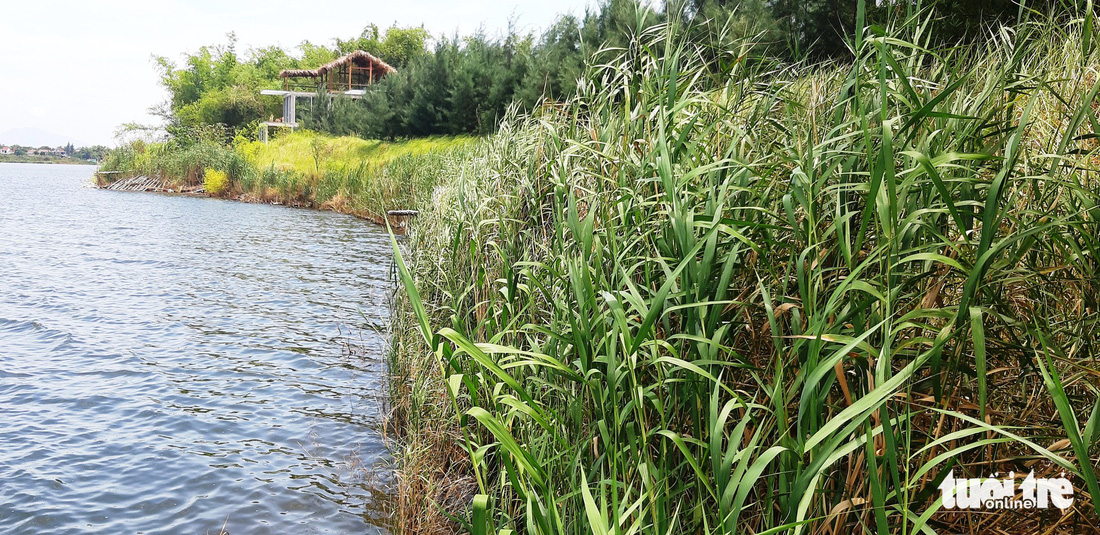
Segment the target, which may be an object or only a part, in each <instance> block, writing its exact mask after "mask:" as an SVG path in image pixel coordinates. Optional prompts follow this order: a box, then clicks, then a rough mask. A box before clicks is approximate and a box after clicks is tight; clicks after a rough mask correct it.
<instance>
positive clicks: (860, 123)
mask: <svg viewBox="0 0 1100 535" xmlns="http://www.w3.org/2000/svg"><path fill="white" fill-rule="evenodd" d="M1092 31H1093V30H1092V26H1091V25H1090V24H1086V23H1085V20H1084V19H1080V18H1078V19H1072V18H1064V17H1058V18H1050V19H1046V20H1042V19H1039V20H1033V21H1032V22H1028V23H1026V24H1023V25H1021V26H1020V27H1018V28H1014V29H1005V30H1002V31H1001V32H1000V33H995V34H994V35H993V36H992V37H990V39H989V40H988V41H987V42H983V43H981V44H976V45H970V46H967V47H959V48H951V49H939V50H937V49H935V48H932V47H931V45H929V44H928V43H927V41H926V36H927V35H928V33H929V30H928V27H927V26H926V24H925V22H924V21H922V20H920V19H912V20H908V21H901V22H899V23H898V24H897V25H896V26H894V27H891V28H879V29H876V30H874V31H868V33H866V34H865V35H862V36H861V38H860V39H859V40H857V41H856V43H855V44H854V47H855V50H856V59H855V60H854V61H853V62H852V63H851V64H842V65H817V66H802V65H795V66H781V65H770V64H766V63H764V62H760V63H757V64H755V65H754V64H751V63H748V62H745V63H741V64H738V65H737V66H736V67H735V68H734V69H733V70H732V72H730V73H728V75H727V76H726V77H724V78H723V80H722V81H721V82H720V83H717V84H716V83H714V81H713V78H711V76H710V73H709V71H708V70H707V69H708V66H707V63H706V61H705V54H703V53H701V52H700V51H698V50H696V49H693V48H690V47H689V46H687V45H684V44H683V43H682V42H681V41H679V40H678V38H677V37H676V32H675V29H674V28H673V29H670V28H667V27H657V28H645V29H641V30H640V31H639V32H638V35H637V39H636V41H635V43H634V44H633V46H632V47H631V48H629V49H628V50H625V51H622V52H621V53H620V54H619V55H618V56H615V57H612V58H604V60H603V61H602V62H601V63H600V64H599V65H595V66H593V67H592V69H591V72H590V74H589V77H588V86H587V87H586V88H585V90H584V91H582V92H581V94H580V95H579V96H578V98H577V99H576V100H574V101H572V102H570V103H569V104H568V105H567V106H565V107H564V108H562V109H559V110H553V111H550V112H547V113H543V114H542V115H538V116H534V117H531V118H528V119H526V120H520V121H515V122H512V123H509V124H506V125H505V127H504V128H503V129H502V130H501V132H500V133H498V134H496V135H494V136H491V137H490V138H489V139H487V140H486V142H485V143H484V145H483V147H482V149H483V150H482V151H479V152H477V153H475V154H471V158H469V159H468V160H467V161H466V162H464V165H463V166H462V167H461V168H460V169H457V170H455V172H454V173H452V175H451V178H450V179H448V180H446V181H444V182H441V184H440V186H439V187H438V188H437V189H436V191H435V193H434V194H433V195H432V198H431V204H430V205H429V206H426V207H425V208H424V209H423V211H422V214H421V217H420V218H418V221H417V224H416V225H415V226H414V227H413V229H412V232H411V233H410V235H409V237H408V246H407V249H405V250H404V254H405V255H406V256H405V258H404V262H403V264H402V269H401V270H400V274H401V277H402V282H403V284H404V286H405V288H406V291H407V295H408V299H409V302H408V306H406V307H404V308H403V311H404V313H405V316H404V317H399V318H397V319H396V320H395V321H396V322H397V323H396V332H397V338H396V342H395V344H396V345H395V347H396V350H397V353H396V354H395V357H394V363H393V365H392V366H391V370H392V372H393V373H394V374H395V376H396V379H395V381H394V389H395V390H394V393H393V397H394V398H395V399H400V400H402V401H401V403H402V405H400V406H399V409H401V410H402V411H403V412H401V411H399V414H398V417H399V418H402V419H403V421H402V424H403V428H402V431H403V432H404V433H405V436H406V437H407V439H406V440H407V442H406V444H407V448H406V451H405V452H404V454H403V458H402V461H403V462H404V465H403V467H404V469H405V470H406V473H405V475H404V477H403V479H402V484H403V485H405V486H404V487H403V488H402V489H401V491H400V495H401V497H402V502H401V504H400V507H401V509H400V510H399V511H398V519H399V520H400V521H401V522H403V524H402V525H401V526H400V528H401V530H402V531H404V532H409V533H422V532H447V531H450V530H456V529H461V530H463V531H469V532H472V533H504V532H505V531H506V530H516V531H518V532H525V533H547V534H549V533H578V534H580V533H604V532H618V533H631V532H639V533H703V532H707V533H746V532H755V533H760V532H765V531H768V532H782V533H795V534H798V533H856V532H861V533H915V532H925V533H927V532H951V533H954V532H965V531H971V530H982V529H995V528H996V529H1003V530H1006V531H1008V532H1022V531H1027V532H1046V531H1048V530H1049V531H1052V532H1056V533H1060V532H1072V531H1074V530H1078V531H1080V532H1092V531H1095V530H1100V518H1098V516H1097V507H1100V500H1098V499H1097V494H1098V493H1100V485H1098V483H1097V472H1098V467H1097V460H1096V459H1097V454H1098V453H1100V451H1098V447H1097V446H1098V444H1100V388H1098V387H1097V384H1098V381H1097V377H1100V366H1097V364H1096V362H1097V360H1096V359H1097V357H1098V356H1100V355H1098V354H1097V350H1098V349H1100V348H1097V347H1095V344H1094V339H1095V337H1096V335H1097V331H1096V329H1097V326H1100V307H1098V304H1097V301H1096V296H1097V295H1100V268H1098V264H1097V262H1100V258H1098V256H1100V242H1097V240H1096V239H1095V237H1096V236H1097V235H1100V211H1098V207H1100V182H1098V179H1097V176H1100V175H1098V174H1097V173H1100V156H1098V155H1100V147H1098V144H1097V142H1096V136H1097V134H1096V132H1097V130H1098V128H1100V120H1098V119H1100V117H1098V114H1097V111H1096V105H1095V102H1096V101H1097V100H1098V98H1097V95H1098V94H1100V53H1098V52H1097V49H1096V48H1095V47H1093V48H1087V47H1085V46H1083V45H1082V43H1085V42H1088V39H1084V38H1082V35H1083V34H1088V33H1089V32H1092ZM401 252H402V250H401V249H398V248H397V247H396V246H395V253H401ZM952 471H953V473H954V477H956V478H964V477H989V476H991V475H992V474H1001V477H1003V476H1004V475H1005V474H1008V473H1009V472H1014V473H1015V475H1016V482H1017V484H1018V483H1019V482H1020V481H1022V480H1023V478H1024V477H1025V476H1026V475H1027V474H1028V473H1029V472H1034V473H1035V477H1058V475H1059V474H1061V473H1064V474H1066V476H1067V477H1068V478H1069V479H1070V481H1071V483H1072V485H1073V488H1074V490H1075V494H1074V497H1075V500H1076V501H1075V504H1074V506H1073V507H1072V508H1070V509H1067V510H1065V511H1062V510H1059V509H1056V508H1051V509H1033V510H1027V511H1005V510H957V509H956V510H949V509H946V508H944V505H943V503H942V502H941V501H940V500H939V497H940V495H939V490H938V485H939V484H940V483H941V482H942V481H943V480H944V478H945V477H946V476H947V475H948V473H950V472H952ZM447 515H453V516H455V517H456V518H457V519H458V520H459V524H452V523H451V522H450V521H449V520H448V518H447ZM769 530H772V531H769Z"/></svg>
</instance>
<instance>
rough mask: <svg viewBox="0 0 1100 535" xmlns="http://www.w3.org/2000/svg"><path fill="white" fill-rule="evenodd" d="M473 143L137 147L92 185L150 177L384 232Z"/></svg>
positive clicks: (113, 156)
mask: <svg viewBox="0 0 1100 535" xmlns="http://www.w3.org/2000/svg"><path fill="white" fill-rule="evenodd" d="M475 143H476V138H473V137H466V136H439V137H432V138H421V139H412V140H404V141H394V142H386V141H374V140H364V139H360V138H356V137H334V136H329V135H325V134H319V133H315V132H309V131H299V132H294V133H290V134H285V135H282V136H280V137H278V138H276V139H273V140H271V141H270V142H268V143H262V142H259V141H249V140H246V139H240V138H239V139H237V140H235V141H234V143H232V144H231V145H229V146H226V145H224V144H222V143H219V142H217V141H198V142H195V143H193V144H190V145H187V146H180V145H176V144H173V143H171V142H160V143H146V142H140V141H138V142H133V143H130V144H129V145H126V146H124V147H121V148H119V149H118V150H116V151H114V152H112V153H110V154H109V155H108V156H107V158H106V159H105V160H104V162H103V165H102V166H101V168H100V171H103V172H110V173H111V174H112V176H111V177H110V178H107V177H106V176H104V175H102V174H101V175H99V178H98V179H97V185H99V186H100V187H106V186H109V185H110V184H112V183H114V182H117V181H118V180H122V179H125V178H129V177H133V176H139V175H140V176H154V177H158V178H159V179H161V180H162V181H163V182H162V183H163V185H164V187H165V188H166V189H170V190H172V191H174V192H202V193H203V194H205V195H207V196H211V197H219V198H227V199H234V200H238V201H242V202H253V203H265V204H280V205H287V206H294V207H301V208H315V209H320V210H332V211H335V212H340V213H346V214H350V215H353V216H356V217H359V218H362V219H367V220H370V221H373V222H374V223H378V224H382V225H385V224H386V214H387V212H389V211H391V210H408V209H412V210H415V209H416V208H415V207H416V206H419V204H420V201H419V199H420V198H421V197H422V196H423V195H422V194H423V192H430V191H431V190H433V189H434V188H435V187H436V186H437V185H438V176H439V173H437V172H434V171H432V169H435V168H441V167H445V166H447V165H452V164H453V162H454V161H459V160H462V159H463V158H465V154H466V153H467V152H468V151H469V150H470V149H471V148H472V147H473V146H474V144H475ZM391 219H392V218H391ZM391 223H393V224H396V223H397V221H391Z"/></svg>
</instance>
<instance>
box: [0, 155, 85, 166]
mask: <svg viewBox="0 0 1100 535" xmlns="http://www.w3.org/2000/svg"><path fill="white" fill-rule="evenodd" d="M0 163H37V164H66V165H99V162H89V161H87V160H77V159H73V158H55V157H52V156H8V155H4V156H0Z"/></svg>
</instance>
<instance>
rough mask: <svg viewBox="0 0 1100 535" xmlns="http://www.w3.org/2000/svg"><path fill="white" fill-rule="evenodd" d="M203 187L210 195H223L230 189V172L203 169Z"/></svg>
mask: <svg viewBox="0 0 1100 535" xmlns="http://www.w3.org/2000/svg"><path fill="white" fill-rule="evenodd" d="M202 187H203V189H205V190H206V193H208V194H210V195H221V194H222V193H225V191H226V190H227V189H229V174H228V173H226V172H225V171H218V170H217V169H209V168H208V169H206V170H205V171H203V180H202Z"/></svg>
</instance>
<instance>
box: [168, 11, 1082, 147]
mask: <svg viewBox="0 0 1100 535" xmlns="http://www.w3.org/2000/svg"><path fill="white" fill-rule="evenodd" d="M1071 1H1077V0H1039V1H1034V2H1027V3H1025V4H1023V5H1021V4H1019V3H1018V2H1017V1H1015V0H934V1H930V2H920V1H919V0H879V1H869V2H866V3H865V5H864V13H863V15H864V17H865V21H866V22H867V23H869V24H871V23H874V22H875V21H886V20H888V19H890V18H891V17H906V16H923V17H929V18H931V19H934V21H935V26H934V27H935V28H936V32H935V35H934V39H936V40H939V41H946V42H951V41H965V40H970V39H977V38H981V36H982V35H983V30H984V29H985V28H988V27H989V25H990V24H993V23H999V22H1006V23H1007V22H1012V21H1014V20H1015V19H1016V18H1018V17H1020V16H1021V15H1022V14H1023V13H1025V10H1027V9H1036V10H1045V9H1049V8H1051V7H1052V5H1053V6H1054V7H1056V6H1057V4H1059V3H1062V4H1064V3H1066V2H1071ZM859 6H860V1H859V0H683V1H676V0H666V1H665V2H664V3H663V5H661V6H660V7H659V8H657V9H650V8H648V7H646V4H642V3H640V2H639V1H638V0H604V1H603V2H602V3H601V4H600V6H599V7H598V8H597V9H594V10H590V11H588V12H586V13H584V14H583V15H563V16H560V17H559V18H558V19H557V20H556V21H555V22H554V23H553V24H552V25H550V26H549V27H548V28H547V29H546V30H545V31H544V32H542V33H541V34H538V35H536V34H534V33H526V34H524V33H519V32H517V31H515V29H514V28H509V29H508V31H507V32H505V33H504V34H503V35H491V34H488V33H486V32H484V31H479V32H477V33H474V34H473V35H467V36H459V35H454V36H449V37H448V36H438V37H434V38H433V36H431V35H430V34H429V33H428V32H427V31H426V30H425V29H424V28H423V27H398V26H394V27H391V28H388V29H386V30H380V29H379V27H378V26H376V25H373V24H372V25H368V26H367V27H366V29H365V30H364V31H363V32H362V34H361V35H359V36H358V37H354V38H350V39H340V38H337V39H334V40H333V42H332V44H331V45H324V44H315V43H311V42H309V41H305V42H303V43H301V44H300V45H299V46H298V47H297V50H295V51H288V50H285V49H282V48H279V47H266V48H251V49H248V50H247V51H245V52H244V53H239V52H238V50H237V49H238V47H237V40H236V37H235V36H234V35H232V34H230V35H229V37H228V40H227V42H226V43H224V44H219V45H213V46H207V47H202V48H200V49H199V50H198V51H197V52H195V53H191V54H186V55H185V56H184V59H183V61H182V62H181V63H177V62H174V61H171V60H170V59H168V58H166V57H158V58H156V65H157V68H158V70H159V74H160V81H161V84H162V85H163V86H164V87H165V88H166V89H168V91H169V94H170V98H169V99H168V101H167V102H165V103H164V104H163V105H161V106H159V107H158V108H156V110H155V111H156V112H157V114H158V115H159V116H161V117H162V118H163V119H164V120H165V123H166V125H167V130H168V132H169V135H170V136H173V137H177V138H180V139H183V138H188V137H194V136H195V134H194V132H196V131H200V132H203V134H202V136H203V137H208V136H209V135H210V132H215V135H216V136H222V137H225V138H229V137H232V136H234V135H250V134H251V133H252V132H253V131H254V129H255V126H256V124H257V123H259V122H260V121H264V120H268V119H270V118H273V117H277V116H280V115H281V102H280V101H279V99H277V98H272V97H265V96H262V95H260V90H262V89H277V88H279V87H280V86H281V84H280V80H279V78H278V74H279V72H280V71H282V70H283V69H298V68H316V67H317V66H319V65H322V64H324V63H327V62H329V61H331V60H333V59H335V58H337V57H340V56H341V55H344V54H346V53H349V52H352V51H355V50H365V51H367V52H370V53H372V54H374V55H375V56H378V57H379V58H381V59H383V60H385V61H386V62H388V63H390V64H391V65H393V66H394V67H395V68H396V69H397V72H396V73H393V74H391V75H389V76H387V77H386V78H385V79H383V80H382V81H381V82H379V83H378V84H375V86H373V87H372V88H370V90H369V91H368V92H367V94H366V95H364V96H363V97H362V98H357V99H351V98H346V97H342V96H337V97H330V96H329V95H328V94H327V93H325V92H323V91H319V92H318V96H317V98H315V99H313V100H312V102H311V103H309V104H303V105H300V106H299V108H298V110H299V117H298V118H297V119H298V120H299V121H300V122H301V123H303V124H304V125H305V126H306V127H307V128H310V129H313V130H317V131H321V132H326V133H331V134H335V135H356V136H361V137H366V138H379V139H381V138H387V139H393V138H403V137H418V136H430V135H453V134H486V133H489V132H492V131H493V130H494V128H495V127H496V125H497V124H498V123H499V121H500V120H501V118H502V117H503V116H504V115H505V113H506V112H507V110H508V108H509V107H510V106H517V107H518V108H519V109H520V110H530V109H532V108H534V107H535V106H537V105H538V104H539V103H540V102H542V101H543V99H548V100H549V101H558V100H565V99H568V98H569V97H570V96H571V95H572V94H573V93H574V92H575V91H576V89H577V83H578V81H579V80H581V79H583V76H582V75H583V73H584V69H585V64H586V61H587V60H589V59H590V58H591V57H592V56H593V55H595V54H599V53H601V51H603V50H609V49H616V48H621V47H624V46H625V45H627V44H628V42H629V40H630V39H632V38H634V36H636V35H637V31H638V30H639V29H641V28H646V27H650V26H652V25H653V24H654V23H659V22H662V21H666V22H675V23H676V24H677V27H678V28H680V29H681V35H682V36H683V38H684V39H690V40H692V41H694V42H696V43H697V44H699V45H700V46H704V47H708V48H710V49H711V50H713V51H714V54H713V56H714V69H715V72H716V74H718V75H719V76H720V75H721V74H722V72H723V69H725V68H728V67H729V65H728V63H729V62H730V61H741V60H742V59H743V57H741V56H738V57H735V58H732V60H731V58H730V54H729V51H730V49H731V47H733V48H732V49H733V50H740V51H741V52H742V53H743V51H744V47H743V43H745V42H750V43H752V47H751V51H750V52H751V55H752V56H753V57H755V58H767V59H771V60H778V61H828V60H838V59H839V60H843V59H844V58H845V57H846V56H847V54H848V53H849V48H848V40H849V39H850V36H851V35H853V32H854V31H855V25H856V19H857V16H858V11H859ZM738 43H740V44H738ZM737 47H741V48H737ZM742 55H743V54H742Z"/></svg>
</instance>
